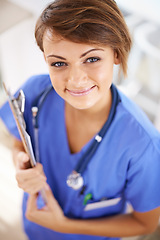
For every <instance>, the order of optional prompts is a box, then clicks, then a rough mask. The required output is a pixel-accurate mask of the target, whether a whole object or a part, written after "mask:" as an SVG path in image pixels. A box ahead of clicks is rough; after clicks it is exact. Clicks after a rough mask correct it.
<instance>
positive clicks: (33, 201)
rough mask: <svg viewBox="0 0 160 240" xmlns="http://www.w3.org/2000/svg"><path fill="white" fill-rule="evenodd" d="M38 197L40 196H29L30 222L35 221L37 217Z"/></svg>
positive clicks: (27, 212)
mask: <svg viewBox="0 0 160 240" xmlns="http://www.w3.org/2000/svg"><path fill="white" fill-rule="evenodd" d="M37 197H38V194H31V195H29V198H28V201H27V209H26V214H25V215H26V218H27V219H28V220H31V221H33V220H34V218H35V217H36V212H37V211H38V209H37Z"/></svg>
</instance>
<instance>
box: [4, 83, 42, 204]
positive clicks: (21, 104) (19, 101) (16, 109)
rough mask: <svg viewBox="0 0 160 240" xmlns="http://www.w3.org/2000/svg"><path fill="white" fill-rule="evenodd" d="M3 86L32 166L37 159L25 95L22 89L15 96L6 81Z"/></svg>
mask: <svg viewBox="0 0 160 240" xmlns="http://www.w3.org/2000/svg"><path fill="white" fill-rule="evenodd" d="M3 86H4V89H5V92H6V94H7V96H8V101H9V105H10V108H11V110H12V113H13V117H14V119H15V121H16V125H17V128H18V131H19V134H20V137H21V140H22V143H23V146H24V149H25V151H26V153H27V155H28V156H29V159H30V164H31V166H32V167H35V166H36V160H35V156H34V153H33V148H32V144H31V138H30V136H29V134H28V133H27V131H26V124H25V120H24V117H23V113H24V108H25V95H24V93H23V91H22V90H20V92H19V95H18V97H17V98H15V97H14V96H13V95H12V94H11V93H10V91H9V90H7V88H6V86H5V84H4V82H3ZM41 195H42V197H43V200H44V202H46V200H45V199H46V198H45V194H44V191H43V189H42V190H41Z"/></svg>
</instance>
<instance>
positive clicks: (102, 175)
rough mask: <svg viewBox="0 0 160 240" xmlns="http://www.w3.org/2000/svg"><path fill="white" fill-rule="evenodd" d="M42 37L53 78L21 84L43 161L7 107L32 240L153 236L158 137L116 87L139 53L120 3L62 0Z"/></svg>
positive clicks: (43, 23)
mask: <svg viewBox="0 0 160 240" xmlns="http://www.w3.org/2000/svg"><path fill="white" fill-rule="evenodd" d="M35 36H36V41H37V44H38V46H39V47H40V49H41V50H42V52H43V54H44V58H45V61H46V64H47V65H48V69H49V75H38V76H33V77H31V78H30V79H28V80H27V81H26V82H25V83H24V84H23V86H22V87H21V89H22V90H23V91H24V94H25V98H26V104H25V112H24V119H25V121H26V129H27V132H28V133H29V135H30V136H31V141H32V145H33V148H34V153H35V155H36V159H37V161H38V160H39V162H38V163H37V165H36V166H35V167H34V168H29V166H28V165H29V159H28V156H27V154H26V153H25V151H24V148H23V145H22V142H21V139H20V137H19V134H18V130H17V128H16V124H15V122H14V120H13V117H12V113H11V111H10V108H9V105H8V103H6V104H5V105H4V106H3V107H2V108H1V110H0V116H1V118H2V120H3V121H4V123H5V124H6V126H7V127H8V129H9V131H10V132H11V133H12V135H14V137H15V141H14V147H13V158H14V162H15V167H16V179H17V182H18V185H19V187H20V188H22V189H23V190H24V198H23V223H24V230H25V232H26V234H27V236H28V238H29V239H30V240H35V239H38V240H44V239H47V240H53V239H56V240H67V239H68V240H71V239H75V240H77V239H78V240H80V239H83V240H85V239H86V240H90V239H97V240H98V239H111V238H114V239H118V238H120V237H129V236H137V235H144V234H148V233H151V232H153V231H154V230H155V229H156V227H157V224H158V219H159V215H160V187H159V185H160V134H159V132H158V131H157V130H156V129H155V128H154V126H153V125H152V124H151V122H150V121H149V120H148V119H147V117H146V116H145V114H144V113H143V112H142V111H141V110H140V109H139V108H138V107H137V106H136V105H135V104H134V103H133V102H132V101H131V100H129V99H128V98H127V97H126V96H125V95H124V94H122V93H121V92H120V91H119V90H118V89H117V88H116V86H115V85H114V84H112V79H113V66H114V64H116V65H118V64H120V68H121V71H122V72H123V74H124V76H125V75H126V72H127V58H128V54H129V51H130V48H131V39H130V35H129V32H128V29H127V26H126V24H125V21H124V19H123V16H122V14H121V12H120V10H119V9H118V7H117V5H116V3H115V1H113V0H75V1H71V0H56V1H54V2H53V3H51V4H50V5H49V6H48V7H47V8H46V9H45V10H44V11H43V13H42V14H41V16H40V17H39V19H38V21H37V25H36V29H35ZM18 92H19V90H18ZM18 92H17V93H16V94H15V96H16V95H17V94H18ZM37 111H38V112H37ZM42 189H43V192H45V201H44V199H43V197H42V195H41V194H40V192H41V190H42ZM127 205H129V206H130V211H128V208H127Z"/></svg>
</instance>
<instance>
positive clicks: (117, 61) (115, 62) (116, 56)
mask: <svg viewBox="0 0 160 240" xmlns="http://www.w3.org/2000/svg"><path fill="white" fill-rule="evenodd" d="M114 64H116V65H118V64H120V59H119V56H118V52H117V51H116V50H115V51H114Z"/></svg>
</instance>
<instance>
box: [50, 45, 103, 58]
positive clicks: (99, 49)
mask: <svg viewBox="0 0 160 240" xmlns="http://www.w3.org/2000/svg"><path fill="white" fill-rule="evenodd" d="M93 51H104V50H103V49H102V48H93V49H90V50H88V51H87V52H85V53H83V54H82V55H81V56H80V58H82V57H85V56H86V55H87V54H88V53H90V52H93ZM50 57H55V58H59V59H61V60H66V58H64V57H61V56H58V55H55V54H51V55H48V56H47V58H50Z"/></svg>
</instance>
